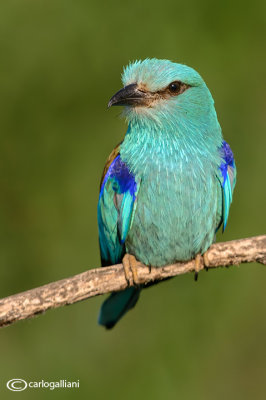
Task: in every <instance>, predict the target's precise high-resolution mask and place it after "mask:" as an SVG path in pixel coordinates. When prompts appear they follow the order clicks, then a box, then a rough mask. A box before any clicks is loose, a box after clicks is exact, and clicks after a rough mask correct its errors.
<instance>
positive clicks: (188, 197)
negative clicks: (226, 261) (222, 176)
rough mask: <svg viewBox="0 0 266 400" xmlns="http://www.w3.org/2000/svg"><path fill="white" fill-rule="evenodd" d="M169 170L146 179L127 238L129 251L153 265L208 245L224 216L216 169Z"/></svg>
mask: <svg viewBox="0 0 266 400" xmlns="http://www.w3.org/2000/svg"><path fill="white" fill-rule="evenodd" d="M166 172H167V171H166ZM166 172H165V173H162V172H160V175H159V174H158V175H156V176H149V177H146V178H144V179H143V180H142V183H141V186H140V189H139V193H138V196H137V206H136V210H135V214H134V217H133V221H132V225H131V228H130V231H129V234H128V238H127V241H126V249H127V252H129V253H131V254H134V255H135V256H136V258H137V259H138V260H140V261H141V262H143V263H144V264H147V265H152V266H162V265H167V264H170V263H173V262H175V261H184V260H189V259H191V258H193V257H194V256H195V255H196V254H197V253H199V252H201V253H203V252H204V251H206V250H207V249H208V247H209V246H210V245H211V244H212V242H213V241H214V238H215V231H216V228H217V225H218V223H219V218H220V216H221V199H220V195H221V193H220V192H221V189H220V187H219V184H218V180H217V178H216V177H215V174H211V173H210V174H209V175H206V174H205V175H203V176H202V175H200V174H197V172H195V170H193V171H189V170H188V171H186V172H185V173H184V172H183V173H182V174H180V175H178V174H176V173H175V174H174V173H172V174H171V173H170V174H169V172H168V173H166Z"/></svg>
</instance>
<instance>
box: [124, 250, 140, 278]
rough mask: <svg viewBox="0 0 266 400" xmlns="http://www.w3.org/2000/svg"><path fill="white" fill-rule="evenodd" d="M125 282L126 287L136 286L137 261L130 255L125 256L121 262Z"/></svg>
mask: <svg viewBox="0 0 266 400" xmlns="http://www.w3.org/2000/svg"><path fill="white" fill-rule="evenodd" d="M122 263H123V267H124V271H125V277H126V281H127V283H128V286H134V285H135V286H137V285H138V273H137V269H138V265H139V264H140V263H139V261H137V260H136V258H135V257H134V256H133V255H132V254H125V255H124V257H123V260H122Z"/></svg>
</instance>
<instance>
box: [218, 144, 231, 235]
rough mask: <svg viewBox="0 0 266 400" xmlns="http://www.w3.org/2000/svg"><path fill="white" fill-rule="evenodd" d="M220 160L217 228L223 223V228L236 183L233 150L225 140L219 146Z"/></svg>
mask: <svg viewBox="0 0 266 400" xmlns="http://www.w3.org/2000/svg"><path fill="white" fill-rule="evenodd" d="M220 152H221V156H222V162H221V165H220V168H219V171H218V175H217V176H218V179H219V182H220V184H221V188H222V216H221V221H220V223H219V225H218V227H217V230H218V229H219V228H220V226H221V225H222V224H223V231H224V230H225V227H226V224H227V220H228V215H229V208H230V205H231V203H232V198H233V191H234V187H235V183H236V166H235V160H234V155H233V152H232V150H231V148H230V146H229V144H228V143H226V141H223V143H222V146H221V148H220Z"/></svg>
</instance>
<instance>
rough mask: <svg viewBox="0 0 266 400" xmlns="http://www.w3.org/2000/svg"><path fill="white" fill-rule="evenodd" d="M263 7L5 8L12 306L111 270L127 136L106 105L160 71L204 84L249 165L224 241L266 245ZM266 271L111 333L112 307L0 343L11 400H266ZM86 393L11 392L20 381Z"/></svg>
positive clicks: (7, 257)
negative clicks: (40, 290)
mask: <svg viewBox="0 0 266 400" xmlns="http://www.w3.org/2000/svg"><path fill="white" fill-rule="evenodd" d="M265 4H266V3H265V1H257V0H255V1H251V2H238V1H236V2H231V1H223V2H213V1H197V0H191V1H187V2H184V1H182V2H181V1H170V0H165V1H163V2H158V1H155V0H149V1H146V2H143V1H139V0H135V1H132V2H126V1H115V0H113V1H108V2H104V1H98V2H94V3H92V2H90V1H84V0H83V1H82V0H76V1H69V0H64V1H62V0H61V1H59V0H53V1H52V0H46V1H36V0H24V1H21V0H9V1H8V2H1V5H0V137H1V140H0V165H1V167H0V190H1V195H0V265H1V268H0V293H1V297H5V296H8V295H11V294H14V293H17V292H20V291H23V290H26V289H30V288H33V287H37V286H40V285H42V284H45V283H48V282H50V281H54V280H57V279H61V278H64V277H68V276H71V275H74V274H76V273H79V272H82V271H84V270H86V269H87V268H88V267H98V266H99V265H100V259H99V251H98V233H97V221H96V205H97V197H98V187H99V179H100V176H101V173H102V169H103V165H104V162H105V159H106V157H107V156H108V154H109V152H110V151H111V150H112V148H113V147H114V146H115V145H116V144H117V143H118V142H119V141H120V140H121V139H122V137H123V135H124V133H125V130H126V125H125V123H124V121H123V120H122V119H121V118H119V113H120V110H119V109H118V108H114V109H111V110H109V111H107V102H108V100H109V98H110V97H111V95H113V94H114V93H115V92H116V91H117V90H118V89H119V88H120V87H121V81H120V74H121V72H122V67H123V66H124V65H126V64H127V63H128V62H129V61H133V60H135V59H139V58H140V59H142V58H146V57H157V58H167V59H171V60H173V61H177V62H182V63H186V64H188V65H190V66H192V67H194V68H195V69H196V70H198V71H199V72H200V73H201V75H202V76H203V77H204V79H205V81H206V83H207V84H208V86H209V88H210V90H211V92H212V94H213V97H214V99H215V103H216V109H217V113H218V117H219V121H220V123H221V126H222V129H223V133H224V137H225V138H226V140H227V141H228V142H229V143H230V145H231V147H232V149H233V151H234V153H235V158H236V163H237V167H238V182H237V186H236V191H235V196H234V202H233V205H232V208H231V213H230V219H229V223H228V227H227V229H226V232H225V234H224V235H223V236H222V235H220V234H219V236H218V240H230V239H236V238H241V237H248V236H253V235H258V234H263V233H265V197H266V191H265V145H266V131H265V128H266V123H265V106H266V104H265V70H266V56H265V34H266V31H265V24H266V19H265V16H266V9H265ZM265 287H266V270H265V268H264V267H263V266H261V265H243V266H241V267H240V268H238V267H232V268H230V269H226V268H224V269H217V270H214V271H209V272H208V273H206V272H202V273H200V276H199V280H198V282H197V283H195V282H194V280H193V275H192V274H189V275H186V276H180V277H178V278H175V279H173V280H171V281H169V282H165V283H163V284H161V285H158V286H156V287H155V288H151V289H148V290H146V291H145V292H143V293H142V296H141V301H140V302H139V303H138V305H137V307H136V308H135V309H134V310H133V311H131V312H130V313H129V314H128V315H127V316H126V317H125V318H124V319H123V320H122V321H121V322H120V323H119V325H118V326H117V327H116V328H115V329H114V330H112V331H110V332H106V331H105V330H104V329H103V328H101V327H99V326H98V325H97V322H96V321H97V314H98V309H99V306H100V304H101V302H102V300H103V299H102V298H100V297H98V298H93V299H90V300H88V301H84V302H81V303H78V304H75V305H73V306H70V307H63V308H60V309H57V310H54V311H49V312H47V313H46V314H45V315H42V316H39V317H37V318H34V319H32V320H29V321H23V322H18V323H16V324H15V325H13V326H10V327H7V328H5V329H2V330H1V331H0V357H1V363H0V365H1V366H0V392H1V393H2V397H3V398H4V399H6V398H13V397H16V398H20V399H26V398H27V399H35V398H36V396H38V398H40V399H46V398H58V399H74V398H78V399H79V398H80V399H103V398H109V399H118V400H120V399H129V400H131V399H136V398H137V399H149V398H152V399H154V400H157V399H175V398H177V399H182V400H191V399H199V400H201V399H204V400H209V399H210V400H213V399H217V400H219V399H224V398H227V399H241V400H244V399H251V398H252V399H256V400H257V399H265V397H266V389H265V378H266V349H265V338H266V295H265ZM12 378H24V379H25V380H28V381H39V380H41V379H44V380H47V381H56V380H59V379H67V380H70V381H75V380H77V379H79V380H80V389H72V390H70V389H65V390H63V389H58V390H54V391H53V392H51V391H49V390H47V389H46V390H45V389H39V390H38V389H35V390H34V389H31V390H26V391H25V392H21V393H16V394H14V393H12V392H9V391H8V390H7V389H6V388H5V384H6V381H7V380H9V379H12Z"/></svg>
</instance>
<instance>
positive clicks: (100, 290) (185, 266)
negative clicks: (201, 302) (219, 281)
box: [0, 235, 266, 327]
mask: <svg viewBox="0 0 266 400" xmlns="http://www.w3.org/2000/svg"><path fill="white" fill-rule="evenodd" d="M249 262H259V263H262V264H266V235H263V236H256V237H251V238H247V239H240V240H233V241H230V242H224V243H216V244H214V245H212V246H211V247H210V249H209V250H208V251H207V253H205V255H204V257H202V259H201V263H200V264H199V263H197V266H196V264H195V260H191V261H188V262H184V263H177V264H173V265H168V266H166V267H161V268H149V267H147V266H145V265H140V266H139V267H138V283H139V284H143V285H146V284H150V283H151V282H154V281H161V280H163V279H167V278H171V277H173V276H176V275H181V274H185V273H187V272H193V271H194V272H195V268H196V272H198V270H199V269H203V268H204V267H208V268H215V267H219V266H229V265H238V264H241V263H249ZM127 286H128V283H127V281H126V279H125V274H124V269H123V265H122V264H117V265H112V266H110V267H105V268H96V269H91V270H89V271H86V272H83V273H81V274H78V275H75V276H73V277H71V278H66V279H62V280H60V281H57V282H52V283H49V284H47V285H44V286H41V287H38V288H36V289H31V290H27V291H26V292H22V293H18V294H15V295H13V296H9V297H6V298H4V299H2V300H0V327H3V326H6V325H10V324H12V323H13V322H15V321H18V320H22V319H26V318H31V317H33V316H34V315H36V314H40V313H43V312H45V311H47V310H49V309H51V308H57V307H62V306H64V305H66V304H73V303H76V302H78V301H81V300H84V299H87V298H89V297H94V296H98V295H101V294H105V293H109V292H112V291H120V290H123V289H125V288H126V287H127Z"/></svg>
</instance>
